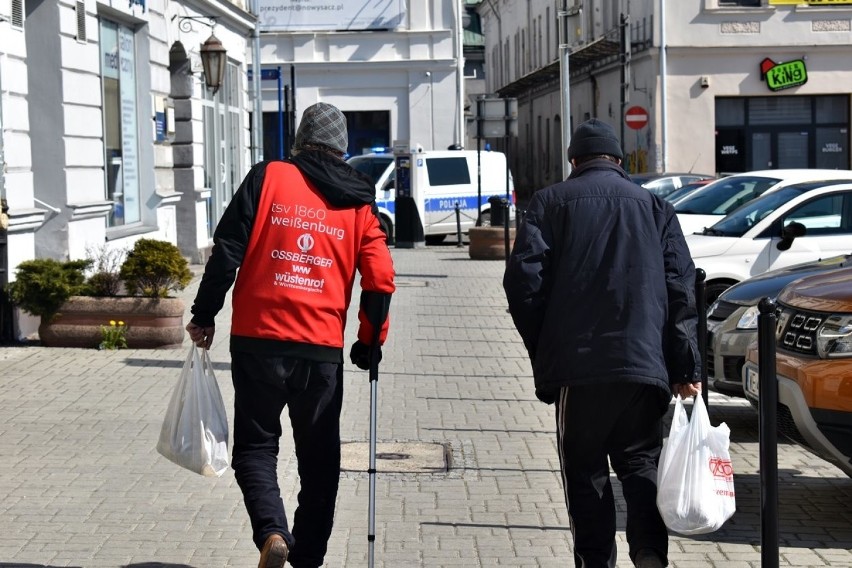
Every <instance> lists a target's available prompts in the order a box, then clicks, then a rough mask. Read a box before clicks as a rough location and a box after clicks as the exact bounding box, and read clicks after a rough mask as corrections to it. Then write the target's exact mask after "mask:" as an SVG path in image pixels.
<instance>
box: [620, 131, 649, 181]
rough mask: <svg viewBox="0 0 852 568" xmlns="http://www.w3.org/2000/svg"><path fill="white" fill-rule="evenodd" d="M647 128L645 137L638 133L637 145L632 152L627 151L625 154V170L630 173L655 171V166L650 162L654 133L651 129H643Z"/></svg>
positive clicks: (623, 163)
mask: <svg viewBox="0 0 852 568" xmlns="http://www.w3.org/2000/svg"><path fill="white" fill-rule="evenodd" d="M643 130H647V132H646V133H645V136H644V138H645V139H644V140H643V139H642V138H643V137H642V136H641V135H640V134H639V132H637V133H636V145H635V147H634V149H633V151H632V152H627V153H626V154H625V155H624V161H623V162H622V166H623V167H624V170H625V171H626V172H627V173H629V174H639V173H644V172H650V171H654V168H653V167H652V166H651V164H650V163H649V162H650V152H649V150H648V148H650V143H651V138H652V133H651V129H650V128H647V129H643Z"/></svg>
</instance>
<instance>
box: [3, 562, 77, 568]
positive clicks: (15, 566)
mask: <svg viewBox="0 0 852 568" xmlns="http://www.w3.org/2000/svg"><path fill="white" fill-rule="evenodd" d="M0 568H59V566H51V565H50V564H19V563H17V562H14V563H12V564H9V563H8V562H0ZM67 568H83V567H82V566H68V567H67Z"/></svg>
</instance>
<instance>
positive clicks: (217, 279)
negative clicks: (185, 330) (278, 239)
mask: <svg viewBox="0 0 852 568" xmlns="http://www.w3.org/2000/svg"><path fill="white" fill-rule="evenodd" d="M266 164H267V162H261V163H259V164H257V165H255V166H254V167H253V168H252V169H251V171H249V173H248V175H246V177H245V179H244V180H243V183H242V184H241V185H240V188H239V189H238V190H237V192H236V193H235V194H234V197H233V198H231V202H230V203H229V204H228V207H227V208H226V209H225V212H224V213H223V214H222V218H221V219H219V223H218V224H217V226H216V231H215V233H214V234H213V250H212V251H211V253H210V258H209V259H208V260H207V266H205V267H204V276H203V277H202V278H201V284H200V285H199V287H198V294H196V296H195V302H194V303H193V305H192V310H191V311H192V323H194V324H196V325H200V326H202V327H210V326H212V325H214V321H215V317H216V314H218V313H219V311H220V310H221V309H222V306H223V305H224V304H225V296H226V295H227V293H228V290H229V289H230V288H231V285H232V284H233V283H234V280H235V279H236V276H237V269H238V268H239V267H240V264H242V262H243V256H245V252H246V247H247V246H248V242H249V238H250V237H251V230H252V227H253V226H254V218H255V215H256V213H257V207H258V203H259V202H260V192H261V188H262V186H263V176H264V174H265V172H266Z"/></svg>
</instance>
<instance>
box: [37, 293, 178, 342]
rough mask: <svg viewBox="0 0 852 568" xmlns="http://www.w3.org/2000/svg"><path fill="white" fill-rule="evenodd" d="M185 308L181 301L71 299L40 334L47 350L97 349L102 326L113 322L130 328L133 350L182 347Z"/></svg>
mask: <svg viewBox="0 0 852 568" xmlns="http://www.w3.org/2000/svg"><path fill="white" fill-rule="evenodd" d="M184 308H185V306H184V302H183V300H181V299H180V298H139V297H92V296H72V297H71V298H69V299H68V301H67V302H65V303H64V304H63V305H62V308H61V309H60V310H59V313H57V315H56V317H55V318H53V320H52V321H50V322H49V323H45V322H44V321H42V324H41V325H40V326H39V328H38V333H39V337H40V339H41V342H42V344H44V345H45V346H46V347H86V348H97V347H98V345H99V344H100V342H101V340H102V335H101V326H102V325H109V322H110V320H114V321H116V322H117V321H123V322H124V323H125V324H126V325H127V336H126V337H127V347H128V348H130V349H157V348H173V347H180V345H181V342H182V341H183V337H184V333H185V332H184V328H183V313H184Z"/></svg>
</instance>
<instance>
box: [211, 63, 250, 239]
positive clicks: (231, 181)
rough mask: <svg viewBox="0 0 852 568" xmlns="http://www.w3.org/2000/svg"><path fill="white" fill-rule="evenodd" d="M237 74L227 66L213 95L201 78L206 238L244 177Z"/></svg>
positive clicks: (230, 66)
mask: <svg viewBox="0 0 852 568" xmlns="http://www.w3.org/2000/svg"><path fill="white" fill-rule="evenodd" d="M239 76H240V70H239V67H238V66H237V65H236V64H234V63H231V62H230V61H229V62H228V65H227V67H226V69H225V77H224V80H223V81H222V86H221V87H220V88H219V90H218V91H217V92H216V94H215V95H212V94H211V93H210V91H209V90H207V88H206V87H205V86H204V80H203V78H202V80H201V83H202V87H201V89H202V91H203V93H202V96H203V100H202V104H203V115H202V117H203V122H204V185H205V187H208V188H210V189H211V192H210V198H209V199H208V202H207V223H208V224H207V236H208V238H212V236H213V230H214V228H215V225H216V223H217V222H218V221H219V218H220V217H221V216H222V213H223V212H224V211H225V207H226V206H227V205H228V203H229V202H230V201H231V197H232V196H233V195H234V193H235V192H236V191H237V188H238V187H239V185H240V182H241V181H242V176H243V164H242V156H243V148H244V147H245V140H243V127H242V122H241V120H240V116H241V115H240V80H239Z"/></svg>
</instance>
